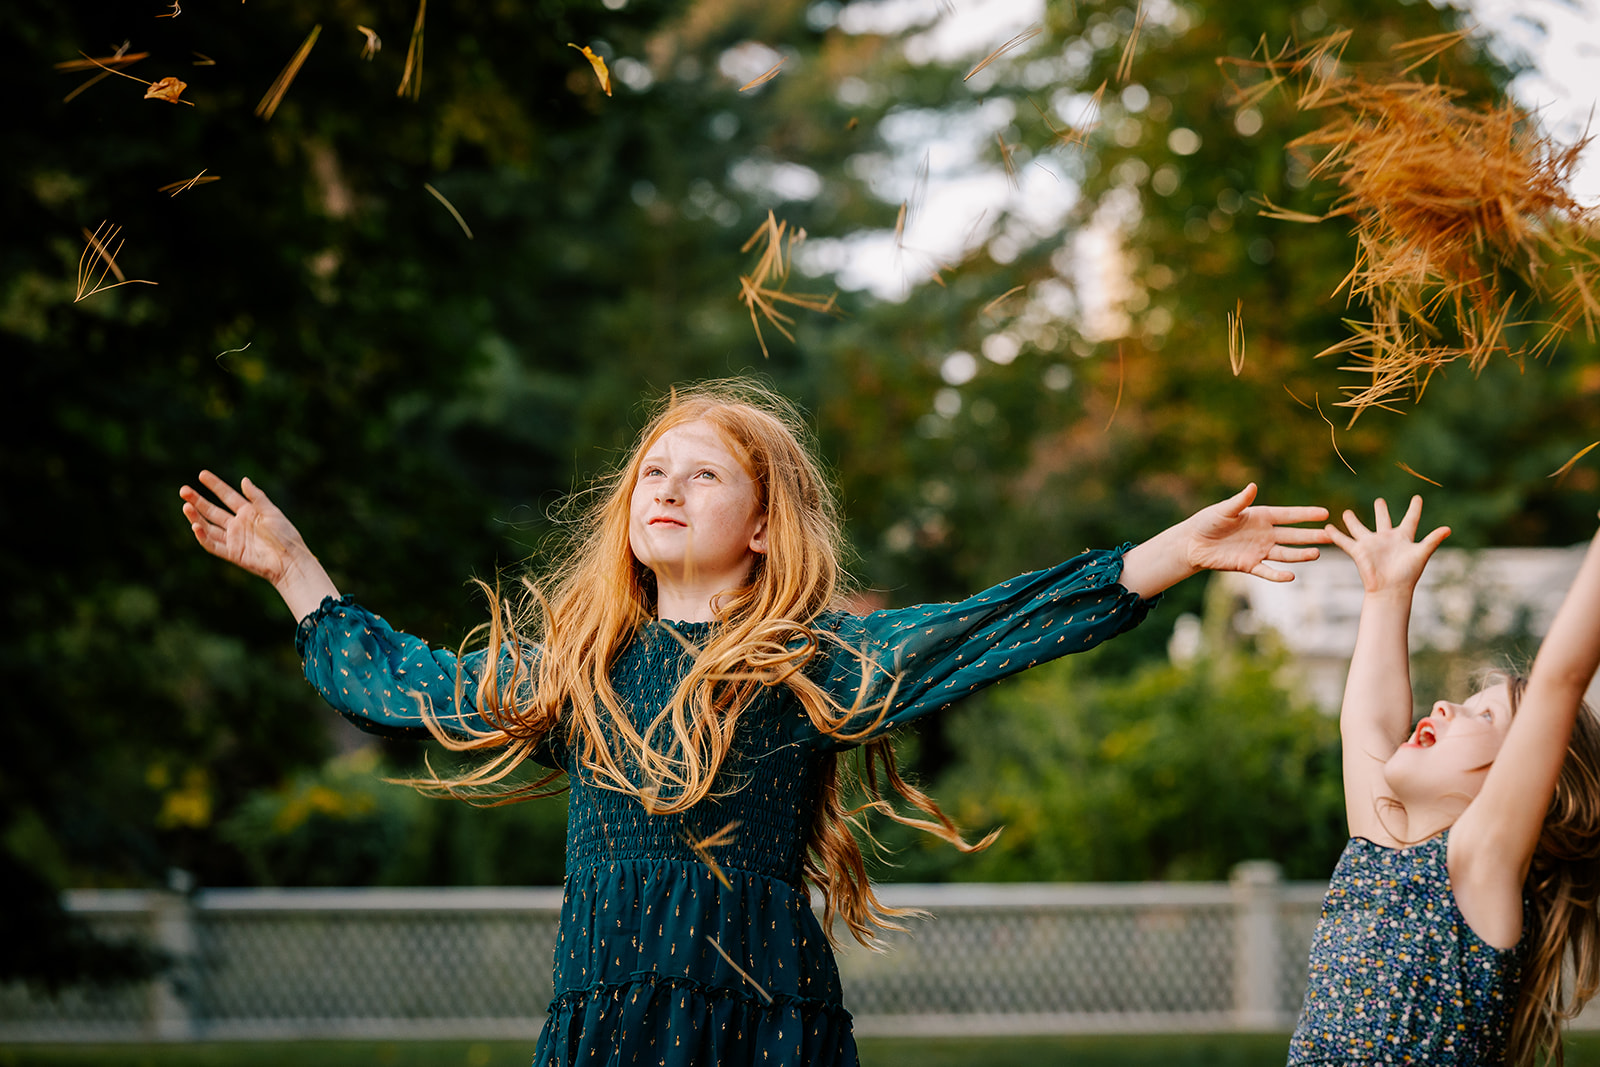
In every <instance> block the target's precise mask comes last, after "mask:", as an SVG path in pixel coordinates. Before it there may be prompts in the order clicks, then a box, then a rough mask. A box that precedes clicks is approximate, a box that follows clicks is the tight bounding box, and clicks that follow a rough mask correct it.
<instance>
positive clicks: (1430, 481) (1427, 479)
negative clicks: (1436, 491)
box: [1395, 460, 1444, 489]
mask: <svg viewBox="0 0 1600 1067" xmlns="http://www.w3.org/2000/svg"><path fill="white" fill-rule="evenodd" d="M1395 466H1396V467H1399V468H1400V469H1401V470H1403V471H1405V472H1406V473H1407V474H1409V475H1411V477H1413V478H1421V479H1422V480H1423V481H1425V482H1427V483H1428V484H1429V485H1438V486H1439V488H1440V489H1443V488H1444V486H1442V485H1439V483H1438V482H1436V481H1434V480H1433V479H1432V478H1430V477H1428V476H1427V475H1426V474H1418V473H1417V472H1416V471H1414V470H1412V469H1411V468H1410V467H1408V466H1406V465H1405V464H1404V463H1401V462H1399V461H1398V460H1397V461H1395Z"/></svg>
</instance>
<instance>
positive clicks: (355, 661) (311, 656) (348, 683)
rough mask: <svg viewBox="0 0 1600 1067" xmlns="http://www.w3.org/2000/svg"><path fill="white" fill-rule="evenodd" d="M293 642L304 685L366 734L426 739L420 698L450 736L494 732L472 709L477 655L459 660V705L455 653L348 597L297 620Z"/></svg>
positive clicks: (330, 600)
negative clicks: (405, 630) (432, 644)
mask: <svg viewBox="0 0 1600 1067" xmlns="http://www.w3.org/2000/svg"><path fill="white" fill-rule="evenodd" d="M294 643H295V650H296V651H297V652H299V653H300V662H301V665H302V667H303V668H304V670H305V673H306V680H307V681H308V682H310V683H311V685H312V687H313V688H315V689H316V690H317V692H319V693H321V694H322V697H323V699H324V700H326V701H327V702H328V703H329V704H331V705H333V707H334V709H335V710H336V711H338V712H339V714H340V715H343V716H344V717H345V718H346V719H349V720H350V721H351V722H353V723H355V724H356V725H357V726H359V727H360V728H361V729H363V730H366V731H367V732H369V733H375V734H382V735H385V736H389V737H406V738H414V739H426V738H428V737H430V736H431V735H430V734H429V733H428V729H427V727H426V726H425V725H424V724H423V717H422V702H423V701H426V702H427V705H428V706H429V707H430V708H431V710H432V712H433V714H434V715H435V716H437V718H438V721H439V725H440V726H442V727H443V728H444V730H445V731H446V732H447V733H450V734H454V735H457V736H460V737H470V736H471V735H472V734H473V732H475V731H478V732H481V731H486V730H490V729H492V727H491V726H490V724H489V723H488V722H487V721H485V719H484V718H483V716H482V715H480V714H479V713H478V711H477V707H478V686H479V681H480V677H481V674H482V671H483V661H484V657H485V653H483V652H481V651H480V652H471V653H468V654H467V655H465V656H462V657H460V659H459V666H460V668H461V682H462V686H461V705H460V706H459V707H457V705H456V668H457V666H458V660H457V657H456V655H455V653H453V652H448V651H445V650H443V649H436V648H432V647H430V646H429V645H428V643H427V642H426V641H423V640H422V639H420V638H417V637H413V636H411V635H410V634H407V633H402V632H400V631H399V630H396V629H394V628H393V627H391V626H390V625H389V624H388V623H387V622H385V621H384V620H383V619H381V618H379V617H378V616H377V615H374V614H373V613H372V612H370V611H368V610H367V609H366V608H364V607H362V606H361V605H360V604H357V603H355V601H354V600H352V599H351V598H350V597H349V596H345V597H341V598H339V599H337V600H335V599H334V598H333V597H328V598H326V599H325V600H323V602H322V604H321V606H320V607H318V608H317V610H316V611H314V612H312V613H311V614H310V615H307V616H306V617H305V618H304V619H302V620H300V626H299V629H298V630H296V632H295V642H294ZM506 658H507V659H508V661H509V657H506ZM419 697H420V698H421V699H420V700H419Z"/></svg>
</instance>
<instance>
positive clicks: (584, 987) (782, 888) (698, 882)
mask: <svg viewBox="0 0 1600 1067" xmlns="http://www.w3.org/2000/svg"><path fill="white" fill-rule="evenodd" d="M1126 547H1127V546H1124V547H1123V549H1119V550H1117V551H1114V552H1086V553H1084V554H1082V555H1080V556H1077V557H1076V558H1074V559H1071V560H1068V561H1067V562H1065V563H1062V564H1060V565H1059V566H1056V567H1053V568H1051V569H1049V570H1044V571H1037V572H1034V573H1032V574H1026V575H1023V576H1021V577H1019V578H1014V579H1012V580H1010V581H1007V582H1002V583H1001V584H1000V585H997V586H995V587H994V588H992V589H989V590H987V591H985V592H983V593H980V594H978V595H977V596H975V597H972V598H971V599H969V600H965V601H962V602H960V603H957V604H940V605H924V606H920V607H914V608H906V609H903V610H896V611H880V612H876V613H874V614H871V615H867V616H855V615H848V614H844V613H842V612H828V613H826V614H824V615H822V616H821V617H819V618H818V619H817V620H816V622H815V624H814V625H815V628H816V629H817V630H818V631H819V634H820V635H821V636H822V637H823V638H824V639H823V640H822V641H821V642H820V651H819V653H818V655H817V656H816V658H815V659H814V660H813V661H812V664H811V665H810V667H809V668H808V669H809V670H810V671H811V672H812V673H811V677H812V678H813V679H814V680H815V681H816V682H818V683H819V684H820V685H821V686H823V687H824V688H825V689H826V690H828V692H829V693H831V694H832V696H833V697H834V699H836V700H838V701H839V702H840V703H841V704H843V705H845V706H847V707H848V706H851V705H852V703H853V702H854V701H855V700H856V699H857V698H858V696H859V695H860V694H861V692H862V675H863V673H867V674H868V675H869V678H868V684H867V686H866V693H867V695H868V697H869V699H870V698H877V699H879V700H882V699H883V698H884V697H886V696H890V697H891V699H890V701H889V708H888V714H887V716H886V717H885V719H884V720H883V721H882V722H881V723H880V724H878V726H876V727H875V728H874V730H873V733H872V735H871V736H878V735H881V734H882V733H884V732H885V731H887V730H890V729H892V728H894V727H895V726H898V725H901V724H903V723H906V722H909V721H910V720H912V719H915V718H917V717H919V716H922V715H925V714H928V713H930V712H935V711H939V710H941V709H943V708H947V707H949V706H950V705H951V704H953V703H955V702H956V701H958V700H960V699H961V698H962V697H964V696H967V695H968V694H970V693H972V692H973V691H974V690H977V689H979V688H981V687H983V686H986V685H989V684H991V683H993V682H995V681H997V680H998V679H1000V678H1003V677H1005V676H1006V675H1009V674H1014V673H1016V672H1018V671H1021V670H1025V669H1026V668H1028V667H1031V666H1034V665H1035V664H1038V663H1042V662H1044V661H1046V660H1050V659H1054V658H1056V657H1058V656H1062V655H1066V654H1067V653H1069V652H1079V651H1082V650H1084V649H1087V648H1089V647H1091V646H1093V645H1095V644H1098V643H1099V642H1101V641H1103V640H1105V639H1106V638H1109V637H1113V636H1115V635H1117V634H1119V633H1121V632H1122V631H1124V630H1127V629H1129V628H1130V627H1132V626H1134V625H1136V624H1137V623H1138V622H1140V621H1141V620H1142V619H1143V618H1144V616H1145V614H1146V613H1147V611H1148V610H1149V606H1150V602H1148V601H1144V600H1141V599H1140V598H1139V597H1138V596H1137V595H1135V594H1134V593H1131V592H1129V591H1128V590H1127V589H1124V588H1123V587H1122V586H1121V585H1119V584H1118V583H1117V579H1118V576H1119V575H1120V574H1121V572H1122V553H1123V552H1124V551H1125V550H1126ZM715 625H716V624H715V623H673V624H672V629H673V630H676V631H677V633H678V634H679V635H681V636H682V637H684V638H687V640H688V642H689V643H691V644H703V643H704V641H705V640H706V638H707V637H708V636H709V635H710V633H711V628H712V627H713V626H715ZM296 644H297V647H298V648H299V651H300V654H301V657H302V660H303V662H304V666H305V672H306V677H307V679H308V680H310V682H311V684H312V685H313V686H315V687H316V689H317V690H318V691H319V692H320V693H321V694H322V695H323V696H324V697H325V698H326V699H327V700H328V702H329V703H330V704H332V705H333V706H334V707H335V708H336V709H338V711H339V712H340V713H341V714H343V715H344V716H346V717H347V718H349V719H351V720H352V721H354V722H355V723H356V724H357V725H358V726H361V727H363V728H365V729H368V730H372V731H374V732H378V733H399V734H403V735H411V736H423V732H422V727H421V725H420V723H421V719H420V713H419V711H418V706H417V701H416V700H415V699H414V698H413V697H412V696H410V695H408V694H414V693H421V694H423V695H425V696H426V697H427V698H428V699H429V700H430V701H431V702H432V704H433V706H434V707H435V708H436V709H437V710H438V712H439V713H440V714H441V716H442V717H443V718H444V719H445V722H446V725H447V726H448V725H449V723H450V721H451V716H452V715H456V714H459V715H460V718H459V719H458V720H456V721H457V722H459V723H460V724H462V725H465V726H474V727H478V728H482V727H483V726H484V723H483V720H482V719H481V718H480V717H479V716H478V715H477V713H476V712H475V711H473V710H472V709H473V708H474V707H475V706H476V703H475V699H474V698H475V697H476V694H477V680H478V677H479V672H480V671H481V670H482V668H483V663H482V657H483V653H481V652H480V653H477V654H475V655H469V656H467V657H465V658H464V659H463V660H462V662H461V663H460V664H459V667H460V668H461V673H462V676H463V682H464V695H465V698H466V699H465V700H464V701H463V706H462V708H461V709H459V712H458V710H457V709H456V708H455V706H454V704H453V700H454V687H455V678H456V672H457V667H458V663H457V660H456V657H455V656H454V655H452V654H451V653H449V652H445V651H440V650H438V649H434V648H430V647H429V646H428V645H427V644H425V643H424V642H422V641H420V640H418V639H417V638H414V637H411V636H409V635H406V634H403V633H399V632H397V631H395V630H393V629H391V628H390V627H389V626H388V624H387V623H385V622H384V621H383V620H382V619H380V618H378V617H377V616H375V615H372V614H371V613H369V612H368V611H366V610H365V609H363V608H361V607H359V606H358V605H356V604H354V603H352V602H351V601H350V599H349V598H348V597H346V598H344V599H342V600H334V599H332V598H329V599H328V600H326V601H324V602H323V604H322V606H321V607H320V608H318V610H317V611H316V612H314V613H313V614H311V615H310V616H308V617H307V618H306V619H304V620H303V621H302V622H301V624H300V630H299V634H298V637H297V641H296ZM847 649H848V650H852V651H846V650H847ZM861 652H865V654H866V657H867V658H868V660H870V662H872V663H873V664H875V665H876V667H877V668H881V670H876V669H868V668H865V667H863V665H862V660H861V657H860V655H859V654H860V653H861ZM690 663H691V657H690V654H689V653H688V652H687V651H685V648H684V644H683V642H680V641H679V640H678V638H677V637H676V636H674V634H672V633H670V632H668V630H667V629H666V628H665V627H663V626H662V625H661V624H650V625H646V626H642V627H640V629H639V631H638V633H637V634H636V636H635V637H634V639H633V640H632V641H631V642H630V643H629V645H628V646H627V648H626V649H625V651H624V652H623V653H622V654H621V655H620V657H619V658H618V660H617V662H616V663H615V664H614V666H613V668H612V673H611V682H612V685H613V686H614V688H615V689H616V691H617V693H618V694H619V695H620V696H621V698H622V700H623V701H624V702H625V703H626V704H627V705H628V706H629V708H630V709H631V711H632V714H633V715H634V719H635V722H636V723H637V724H638V725H640V726H642V725H644V724H645V723H646V722H648V721H649V720H650V719H651V718H652V717H653V716H654V715H655V713H656V712H657V711H658V710H659V709H660V708H661V707H662V706H663V705H664V704H665V703H666V702H667V701H668V700H669V699H670V697H671V695H672V693H673V692H674V690H675V689H676V687H677V685H678V683H679V681H680V680H681V679H682V678H683V677H684V674H685V673H686V671H687V670H688V668H689V666H690ZM895 679H898V683H897V684H895V682H894V680H895ZM891 686H892V696H891ZM853 743H859V741H857V742H853ZM844 747H847V746H846V745H844V744H843V743H841V742H839V741H837V740H834V739H833V738H831V737H828V736H824V735H822V734H820V733H818V731H817V729H816V728H815V727H814V726H813V725H812V724H811V722H810V720H809V719H808V718H807V716H806V714H805V713H804V711H803V710H802V709H801V707H800V705H799V702H798V701H797V700H796V699H795V698H794V697H793V696H791V695H790V694H789V692H788V690H787V689H785V688H784V687H781V686H780V687H776V688H773V689H767V690H763V691H762V692H761V694H760V696H758V697H757V699H756V700H755V701H754V702H753V703H752V704H751V705H750V706H749V707H748V708H747V709H746V710H745V711H744V712H743V714H742V715H741V717H740V719H739V723H738V728H737V732H736V737H735V740H734V744H733V747H732V749H731V750H730V752H729V756H728V758H727V760H726V762H725V764H724V766H723V767H722V769H721V771H720V772H719V774H718V778H717V781H716V783H715V786H714V789H713V796H712V797H711V798H710V799H707V800H705V801H703V802H702V803H700V804H699V805H697V806H696V807H694V808H692V809H691V810H689V811H688V812H685V813H682V814H678V815H668V816H657V815H649V814H647V813H646V812H645V810H644V809H643V807H642V806H641V805H640V804H639V802H638V800H637V799H636V798H635V797H633V796H630V795H628V794H625V793H620V792H617V791H615V790H610V789H603V788H600V787H599V786H597V785H596V784H595V783H594V781H593V779H592V777H591V775H590V773H589V772H587V771H586V770H584V769H583V768H582V767H580V766H579V765H578V764H577V761H576V760H575V759H574V757H573V753H572V752H571V751H569V749H568V746H567V745H566V744H565V743H564V741H563V740H553V741H552V742H550V743H549V744H548V745H547V747H546V748H545V749H542V750H541V758H542V759H544V760H546V761H547V762H548V763H549V764H550V765H551V766H553V767H557V768H559V769H561V770H563V771H565V772H566V774H567V776H568V780H569V783H570V786H571V790H572V795H571V802H570V804H569V806H568V811H569V815H568V823H567V850H566V866H567V871H566V892H565V896H564V900H563V903H562V909H561V922H560V933H559V938H558V942H557V945H556V954H555V999H554V1000H553V1001H552V1002H551V1004H550V1006H549V1018H548V1020H547V1022H546V1024H545V1027H544V1029H543V1031H542V1032H541V1034H540V1036H539V1044H538V1048H537V1051H536V1052H535V1055H534V1061H535V1063H536V1064H539V1065H544V1064H581V1065H589V1064H618V1065H633V1064H639V1065H655V1067H667V1065H671V1067H687V1065H690V1064H710V1063H720V1064H744V1063H749V1064H773V1065H792V1067H801V1065H807V1067H826V1065H834V1064H838V1065H849V1064H855V1063H856V1062H857V1060H856V1051H855V1041H854V1038H853V1037H852V1036H851V1029H850V1013H849V1012H847V1011H846V1010H845V1008H844V1003H843V999H842V997H841V995H840V989H839V974H838V970H837V968H836V966H835V964H834V959H833V954H832V952H831V950H830V949H829V947H828V943H827V939H826V938H825V937H824V936H823V932H822V929H821V925H820V924H819V923H818V921H817V919H816V917H815V915H814V914H813V913H812V910H811V897H810V893H809V891H808V890H807V887H806V886H805V884H804V881H803V879H802V863H803V861H804V859H805V855H806V843H807V840H808V836H809V831H810V827H811V824H812V820H813V817H814V815H815V811H816V805H817V794H818V789H819V786H820V783H821V776H822V774H823V772H824V771H825V770H827V768H828V765H829V761H830V760H831V759H832V757H833V756H834V754H835V753H836V752H837V751H838V750H840V749H841V748H844ZM707 839H710V840H711V841H712V842H722V843H716V844H713V845H711V846H701V850H700V851H701V852H704V853H705V854H706V855H707V856H709V858H710V859H711V860H713V861H714V862H715V864H716V867H717V868H718V870H716V871H714V870H713V869H712V867H711V866H710V865H708V864H707V863H706V862H705V861H704V859H703V858H702V855H701V854H700V853H699V852H697V850H696V848H695V847H694V845H695V844H696V843H699V842H704V841H706V840H707ZM719 873H720V877H719ZM724 879H725V880H726V881H724Z"/></svg>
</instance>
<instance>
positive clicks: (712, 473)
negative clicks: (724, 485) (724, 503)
mask: <svg viewBox="0 0 1600 1067" xmlns="http://www.w3.org/2000/svg"><path fill="white" fill-rule="evenodd" d="M695 477H696V478H709V479H711V480H712V481H716V479H717V472H716V471H701V472H700V473H698V474H696V475H695Z"/></svg>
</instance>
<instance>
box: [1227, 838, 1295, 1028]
mask: <svg viewBox="0 0 1600 1067" xmlns="http://www.w3.org/2000/svg"><path fill="white" fill-rule="evenodd" d="M1282 877H1283V875H1282V871H1281V870H1280V868H1279V867H1278V865H1277V864H1276V863H1273V862H1272V861H1271V860H1247V861H1245V862H1244V863H1240V864H1238V865H1237V866H1235V867H1234V868H1233V870H1232V872H1230V875H1229V878H1228V882H1229V884H1230V885H1231V887H1232V889H1233V908H1234V911H1233V958H1234V971H1233V1011H1234V1022H1235V1025H1236V1026H1238V1027H1239V1028H1240V1029H1246V1030H1269V1029H1274V1028H1276V1027H1278V1026H1280V1025H1282V1022H1283V1020H1282V1019H1281V1018H1280V1012H1279V1010H1278V961H1279V959H1280V957H1281V954H1282V953H1281V947H1280V945H1279V943H1278V890H1279V887H1280V886H1281V885H1282Z"/></svg>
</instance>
